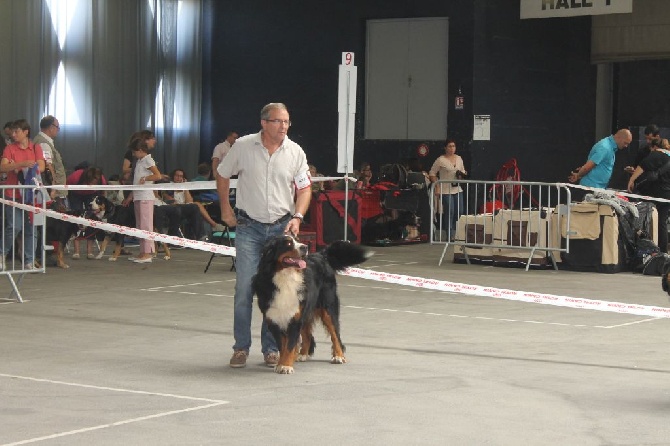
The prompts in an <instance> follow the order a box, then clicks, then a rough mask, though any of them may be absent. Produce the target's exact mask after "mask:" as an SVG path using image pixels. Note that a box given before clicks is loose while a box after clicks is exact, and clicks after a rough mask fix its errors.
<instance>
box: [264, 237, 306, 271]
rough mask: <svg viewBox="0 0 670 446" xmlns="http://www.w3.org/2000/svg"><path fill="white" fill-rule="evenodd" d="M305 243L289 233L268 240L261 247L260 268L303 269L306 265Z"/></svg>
mask: <svg viewBox="0 0 670 446" xmlns="http://www.w3.org/2000/svg"><path fill="white" fill-rule="evenodd" d="M307 251H308V249H307V245H305V244H302V243H300V242H299V241H298V240H297V239H296V238H294V237H293V236H290V235H280V236H278V237H275V238H273V239H271V240H270V241H268V242H267V243H266V244H265V247H264V248H263V254H262V255H261V265H260V266H259V269H260V268H269V269H271V270H274V271H277V270H280V269H283V268H298V269H303V268H305V267H306V266H307V264H306V263H305V256H306V255H307Z"/></svg>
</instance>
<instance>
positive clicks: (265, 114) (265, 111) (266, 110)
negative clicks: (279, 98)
mask: <svg viewBox="0 0 670 446" xmlns="http://www.w3.org/2000/svg"><path fill="white" fill-rule="evenodd" d="M270 110H286V111H288V109H287V108H286V106H285V105H284V104H282V103H281V102H270V103H269V104H268V105H266V106H265V107H263V108H262V109H261V119H263V120H267V119H270Z"/></svg>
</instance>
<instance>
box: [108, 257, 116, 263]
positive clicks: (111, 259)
mask: <svg viewBox="0 0 670 446" xmlns="http://www.w3.org/2000/svg"><path fill="white" fill-rule="evenodd" d="M116 259H118V257H110V258H109V259H107V260H109V261H110V262H116Z"/></svg>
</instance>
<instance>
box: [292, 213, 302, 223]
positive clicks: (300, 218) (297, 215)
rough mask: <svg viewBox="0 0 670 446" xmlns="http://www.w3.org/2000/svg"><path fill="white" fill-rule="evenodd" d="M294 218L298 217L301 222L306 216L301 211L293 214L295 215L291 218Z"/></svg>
mask: <svg viewBox="0 0 670 446" xmlns="http://www.w3.org/2000/svg"><path fill="white" fill-rule="evenodd" d="M294 218H297V219H299V220H300V222H302V221H303V220H304V218H305V216H304V215H302V214H301V213H300V212H296V213H295V214H293V217H291V219H294Z"/></svg>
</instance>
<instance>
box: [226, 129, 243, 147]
mask: <svg viewBox="0 0 670 446" xmlns="http://www.w3.org/2000/svg"><path fill="white" fill-rule="evenodd" d="M239 136H240V135H238V134H237V133H235V132H233V133H231V134H230V135H228V138H226V141H228V144H230V145H231V146H232V145H233V144H235V141H237V138H239Z"/></svg>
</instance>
